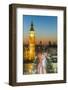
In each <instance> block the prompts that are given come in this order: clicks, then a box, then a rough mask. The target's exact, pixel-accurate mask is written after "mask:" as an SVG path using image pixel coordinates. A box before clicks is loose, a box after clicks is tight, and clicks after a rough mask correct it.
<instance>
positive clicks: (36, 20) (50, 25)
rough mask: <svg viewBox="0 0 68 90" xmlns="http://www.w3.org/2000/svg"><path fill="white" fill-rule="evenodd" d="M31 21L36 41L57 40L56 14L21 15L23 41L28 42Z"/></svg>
mask: <svg viewBox="0 0 68 90" xmlns="http://www.w3.org/2000/svg"><path fill="white" fill-rule="evenodd" d="M31 22H33V25H34V30H35V37H36V43H39V42H40V41H42V42H43V43H45V44H47V43H48V42H49V41H51V42H56V41H57V16H33V15H24V16H23V32H24V42H25V43H26V42H28V39H29V30H30V25H31Z"/></svg>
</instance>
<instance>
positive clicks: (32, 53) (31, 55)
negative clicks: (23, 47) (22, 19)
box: [29, 22, 35, 60]
mask: <svg viewBox="0 0 68 90" xmlns="http://www.w3.org/2000/svg"><path fill="white" fill-rule="evenodd" d="M34 58H35V31H34V27H33V22H32V23H31V26H30V31H29V60H34Z"/></svg>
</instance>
